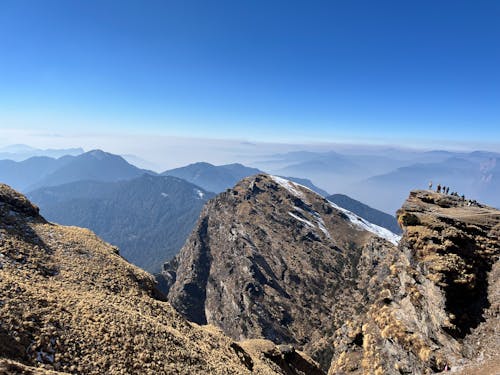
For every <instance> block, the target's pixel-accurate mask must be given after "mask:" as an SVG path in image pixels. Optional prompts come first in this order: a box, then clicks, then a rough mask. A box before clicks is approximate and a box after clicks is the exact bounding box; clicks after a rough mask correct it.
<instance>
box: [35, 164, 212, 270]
mask: <svg viewBox="0 0 500 375" xmlns="http://www.w3.org/2000/svg"><path fill="white" fill-rule="evenodd" d="M28 196H29V198H30V199H31V200H32V201H33V202H35V203H36V204H37V205H38V206H39V207H40V208H41V212H42V214H43V215H44V216H45V217H46V218H47V219H48V220H50V221H54V222H57V223H60V224H64V225H76V226H80V227H85V228H89V229H91V230H93V231H94V232H95V233H96V234H97V235H99V236H100V237H102V238H103V239H104V240H106V241H108V242H110V243H112V244H114V245H117V246H118V247H120V249H121V254H122V256H124V257H125V259H127V260H128V261H129V262H131V263H134V264H135V265H137V266H139V267H141V268H143V269H145V270H147V271H149V272H159V271H160V267H161V264H162V263H163V262H165V260H167V259H170V258H172V257H173V256H174V255H175V254H177V252H178V251H179V249H180V248H181V247H182V245H183V244H184V242H185V241H186V239H187V237H188V236H189V233H190V232H191V230H192V228H193V227H194V225H195V223H196V220H197V218H198V215H199V213H200V211H201V209H202V207H203V205H204V204H205V202H206V201H207V200H208V199H210V198H212V197H213V196H214V194H213V193H209V192H207V191H205V190H203V189H201V188H199V187H198V186H195V185H193V184H190V183H189V182H186V181H184V180H181V179H179V178H176V177H170V176H152V175H146V174H145V175H143V176H141V177H139V178H135V179H132V180H128V181H119V182H95V181H79V182H74V183H70V184H65V185H60V186H54V187H46V188H42V189H38V190H35V191H33V192H31V193H30V194H29V195H28Z"/></svg>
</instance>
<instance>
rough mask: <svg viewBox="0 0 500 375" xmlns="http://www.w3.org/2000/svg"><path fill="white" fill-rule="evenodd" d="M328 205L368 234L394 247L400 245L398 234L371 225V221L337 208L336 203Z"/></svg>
mask: <svg viewBox="0 0 500 375" xmlns="http://www.w3.org/2000/svg"><path fill="white" fill-rule="evenodd" d="M328 203H329V204H330V206H332V207H333V208H335V209H336V210H339V211H340V212H342V213H344V214H345V215H346V216H347V217H348V218H349V221H350V222H351V223H353V224H354V225H355V226H357V227H358V228H360V229H363V230H367V231H368V232H372V233H373V234H375V235H377V236H378V237H382V238H384V239H386V240H387V241H389V242H391V243H392V244H394V245H397V244H398V243H399V240H400V239H401V236H398V235H397V234H395V233H392V232H391V231H390V230H388V229H385V228H382V227H380V226H378V225H375V224H373V223H370V222H369V221H366V220H365V219H363V218H361V217H359V216H358V215H356V214H354V213H353V212H351V211H349V210H346V209H345V208H342V207H340V206H337V205H336V204H335V203H332V202H328Z"/></svg>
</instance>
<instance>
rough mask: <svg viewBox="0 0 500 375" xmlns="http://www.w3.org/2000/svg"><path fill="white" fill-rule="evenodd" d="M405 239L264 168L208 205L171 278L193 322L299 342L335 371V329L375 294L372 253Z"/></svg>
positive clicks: (175, 300) (235, 334)
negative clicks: (367, 283) (366, 283)
mask: <svg viewBox="0 0 500 375" xmlns="http://www.w3.org/2000/svg"><path fill="white" fill-rule="evenodd" d="M398 239H399V237H398V236H396V235H395V234H393V233H391V232H389V231H388V230H386V229H384V228H381V227H378V226H376V225H373V224H370V223H368V222H366V221H364V220H363V219H361V218H359V217H357V216H356V215H354V214H352V213H351V212H349V211H347V210H344V209H341V208H340V207H338V206H336V205H335V204H333V203H331V202H329V201H327V200H326V199H324V198H323V197H321V196H319V195H318V194H316V193H314V192H313V191H311V190H309V189H307V188H305V187H303V186H301V185H298V184H295V183H293V182H290V181H288V180H285V179H282V178H279V177H274V176H270V175H265V174H260V175H257V176H253V177H249V178H246V179H244V180H242V181H241V182H240V183H238V184H237V185H236V186H235V187H234V188H233V189H230V190H228V191H226V192H224V193H222V194H220V195H219V196H217V197H216V198H215V199H213V200H211V201H209V202H208V203H207V205H206V206H205V207H204V209H203V210H202V213H201V216H200V218H199V221H198V223H197V226H196V228H195V229H194V231H193V233H192V234H191V236H190V238H189V239H188V241H187V242H186V244H185V246H184V247H183V248H182V250H181V251H180V253H179V255H178V256H176V257H175V258H174V259H173V260H172V261H171V262H169V263H167V264H165V266H164V270H163V277H164V279H165V280H166V283H167V284H168V285H167V289H168V288H169V290H168V299H169V301H170V302H171V303H172V304H173V306H174V307H175V308H176V309H177V310H178V311H179V312H181V313H182V314H183V315H184V316H185V317H187V318H188V319H189V320H191V321H194V322H197V323H199V324H207V323H208V324H213V325H216V326H218V327H220V328H221V329H222V330H223V331H224V332H225V333H226V334H228V335H229V336H231V337H232V338H233V339H235V340H243V339H248V338H266V339H270V340H272V341H274V342H275V343H282V344H291V345H293V346H295V347H297V348H300V349H303V350H305V351H306V352H307V353H309V354H311V355H312V356H313V358H315V359H316V360H318V361H319V362H320V363H321V364H322V365H323V367H324V368H325V369H328V367H329V365H330V359H331V357H332V354H333V347H332V342H333V341H332V335H333V334H334V333H335V329H336V327H340V326H342V324H343V323H344V322H345V321H346V320H347V319H349V318H350V317H351V316H353V315H354V314H356V313H357V312H358V310H359V309H360V308H361V307H360V306H362V305H363V304H364V303H365V302H366V301H367V297H366V296H365V295H364V293H363V292H362V290H361V289H360V277H361V276H360V272H364V270H365V268H366V267H367V266H366V263H371V262H372V261H375V259H374V257H375V256H374V255H373V254H385V253H387V252H391V253H395V252H396V243H397V241H398ZM379 256H382V255H379ZM363 280H364V279H363Z"/></svg>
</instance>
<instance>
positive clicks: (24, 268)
mask: <svg viewBox="0 0 500 375" xmlns="http://www.w3.org/2000/svg"><path fill="white" fill-rule="evenodd" d="M30 207H31V208H32V206H31V204H30V203H29V202H28V201H27V200H26V199H25V198H24V197H23V196H21V195H19V194H17V193H15V192H13V191H12V190H10V189H8V188H7V187H5V185H0V254H1V255H0V339H1V340H0V341H1V344H0V358H1V357H4V358H3V359H2V361H1V362H0V373H2V371H4V373H8V371H10V370H8V369H9V368H14V366H17V367H18V368H19V369H23V370H22V371H26V372H25V373H26V374H29V373H33V374H42V373H43V374H44V373H47V374H48V373H50V372H44V371H58V372H68V373H84V374H248V373H250V372H251V371H250V370H249V368H248V367H247V366H246V365H245V363H244V362H243V361H242V359H241V358H240V355H241V354H239V353H238V352H237V351H236V350H235V349H234V342H233V341H232V340H231V339H229V338H227V337H226V336H224V335H223V334H222V333H220V332H219V331H216V330H211V329H203V328H201V327H199V326H197V325H194V324H190V323H189V322H187V321H186V320H184V319H183V318H182V317H181V316H180V315H178V314H177V313H176V312H175V311H174V309H173V308H172V307H171V306H170V304H168V303H167V302H162V301H160V300H158V299H155V298H154V297H155V295H156V292H155V289H154V280H153V277H152V276H151V275H150V274H148V273H146V272H144V271H142V270H140V269H139V268H137V267H135V266H133V265H131V264H129V263H128V262H126V261H125V260H124V259H123V258H121V257H120V256H119V255H118V254H117V249H116V248H114V247H112V246H110V245H109V244H107V243H105V242H103V241H102V240H100V239H99V238H98V237H97V236H95V235H94V234H93V233H92V232H90V231H89V230H86V229H81V228H75V227H62V226H58V225H53V224H50V223H46V222H45V221H44V220H43V219H42V218H40V217H38V216H37V215H36V209H34V210H31V208H30ZM270 345H273V344H270ZM7 359H10V360H13V361H16V362H17V363H18V364H17V365H16V364H15V363H14V362H12V363H11V362H9V361H8V360H7ZM257 361H258V363H259V364H260V367H259V368H258V369H256V370H255V371H253V373H256V374H281V373H287V372H286V371H284V370H283V369H282V368H279V366H275V364H274V363H273V362H272V361H269V360H267V359H265V358H264V359H263V360H260V359H258V360H257ZM9 366H10V367H9ZM5 369H7V370H5ZM19 371H21V370H19ZM30 371H31V372H30Z"/></svg>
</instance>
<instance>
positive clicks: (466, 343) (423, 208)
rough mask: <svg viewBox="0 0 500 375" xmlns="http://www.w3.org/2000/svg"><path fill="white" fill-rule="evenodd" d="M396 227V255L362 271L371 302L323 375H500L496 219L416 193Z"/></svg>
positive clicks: (487, 211)
mask: <svg viewBox="0 0 500 375" xmlns="http://www.w3.org/2000/svg"><path fill="white" fill-rule="evenodd" d="M398 221H399V223H400V224H401V226H402V228H403V229H404V234H403V237H402V240H401V242H400V245H399V249H398V251H397V252H396V253H388V254H387V255H386V256H384V257H383V258H381V259H380V262H378V264H377V265H375V266H370V265H368V267H367V271H366V273H365V275H370V276H369V277H367V278H365V280H366V284H365V285H366V288H365V290H366V296H368V299H369V303H367V304H365V305H364V306H360V307H361V308H360V311H359V312H358V314H357V315H354V316H353V317H352V318H350V319H349V320H348V321H347V322H346V323H345V324H344V325H343V326H342V327H340V328H339V329H337V332H336V335H335V340H334V348H335V355H334V359H333V361H332V366H331V368H330V372H329V374H332V375H333V374H346V373H350V374H366V373H370V374H431V373H436V372H441V371H444V370H446V369H449V370H454V371H457V372H460V371H464V373H467V374H473V373H484V374H493V373H494V372H490V371H491V369H492V368H496V370H497V371H498V368H499V367H498V365H499V359H500V358H499V355H498V348H499V347H500V339H499V337H498V332H499V328H500V324H499V319H498V318H499V311H500V297H499V295H500V293H499V291H500V279H499V265H498V256H499V254H500V211H498V210H496V209H494V208H491V207H487V206H483V205H480V204H477V203H475V202H470V201H465V200H462V199H460V198H459V197H455V196H451V195H443V194H437V193H434V192H430V191H414V192H412V193H411V194H410V197H409V198H408V200H407V201H406V202H405V203H404V204H403V206H402V208H401V209H400V210H399V211H398ZM467 369H473V370H471V371H472V372H470V370H467ZM488 369H489V370H488Z"/></svg>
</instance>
